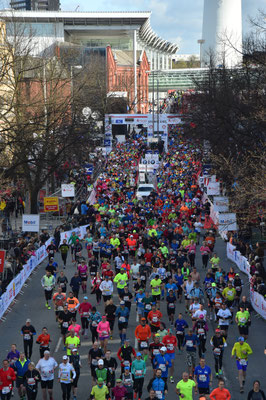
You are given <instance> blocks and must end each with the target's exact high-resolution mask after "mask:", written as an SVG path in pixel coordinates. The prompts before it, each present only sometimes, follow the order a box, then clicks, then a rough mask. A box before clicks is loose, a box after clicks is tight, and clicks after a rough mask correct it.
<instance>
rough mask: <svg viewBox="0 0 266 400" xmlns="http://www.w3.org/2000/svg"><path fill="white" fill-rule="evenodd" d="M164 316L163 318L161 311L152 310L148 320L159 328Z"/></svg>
mask: <svg viewBox="0 0 266 400" xmlns="http://www.w3.org/2000/svg"><path fill="white" fill-rule="evenodd" d="M162 316H163V314H162V313H161V311H159V310H156V311H152V310H151V311H150V312H149V314H148V320H149V322H150V324H151V325H153V326H157V327H159V326H160V320H161V318H162Z"/></svg>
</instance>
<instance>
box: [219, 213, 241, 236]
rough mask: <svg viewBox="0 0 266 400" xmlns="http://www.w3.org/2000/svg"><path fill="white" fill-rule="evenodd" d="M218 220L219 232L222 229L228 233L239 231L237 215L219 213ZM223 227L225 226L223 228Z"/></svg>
mask: <svg viewBox="0 0 266 400" xmlns="http://www.w3.org/2000/svg"><path fill="white" fill-rule="evenodd" d="M218 220H219V230H220V229H221V230H224V231H226V232H229V231H236V230H237V224H236V214H235V213H219V215H218ZM221 225H223V227H222V226H221Z"/></svg>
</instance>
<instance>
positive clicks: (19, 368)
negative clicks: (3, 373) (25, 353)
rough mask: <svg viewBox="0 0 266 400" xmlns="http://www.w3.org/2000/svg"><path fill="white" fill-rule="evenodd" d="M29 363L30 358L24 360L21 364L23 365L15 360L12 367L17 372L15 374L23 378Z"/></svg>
mask: <svg viewBox="0 0 266 400" xmlns="http://www.w3.org/2000/svg"><path fill="white" fill-rule="evenodd" d="M29 363H30V360H26V361H25V363H24V364H23V366H22V365H21V361H20V360H17V361H16V362H15V364H14V367H15V368H14V369H15V371H16V372H17V376H19V377H20V378H23V376H24V374H25V372H27V371H28V365H29Z"/></svg>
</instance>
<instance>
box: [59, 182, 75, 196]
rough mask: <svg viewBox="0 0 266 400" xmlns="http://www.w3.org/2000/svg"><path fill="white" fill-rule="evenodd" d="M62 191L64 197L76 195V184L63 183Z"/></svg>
mask: <svg viewBox="0 0 266 400" xmlns="http://www.w3.org/2000/svg"><path fill="white" fill-rule="evenodd" d="M61 193H62V197H75V185H73V184H66V183H62V185H61Z"/></svg>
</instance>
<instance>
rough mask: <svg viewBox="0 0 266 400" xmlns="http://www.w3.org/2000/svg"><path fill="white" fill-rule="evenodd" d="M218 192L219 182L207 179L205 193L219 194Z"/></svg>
mask: <svg viewBox="0 0 266 400" xmlns="http://www.w3.org/2000/svg"><path fill="white" fill-rule="evenodd" d="M219 194H220V182H211V181H209V183H208V186H207V195H208V196H219Z"/></svg>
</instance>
